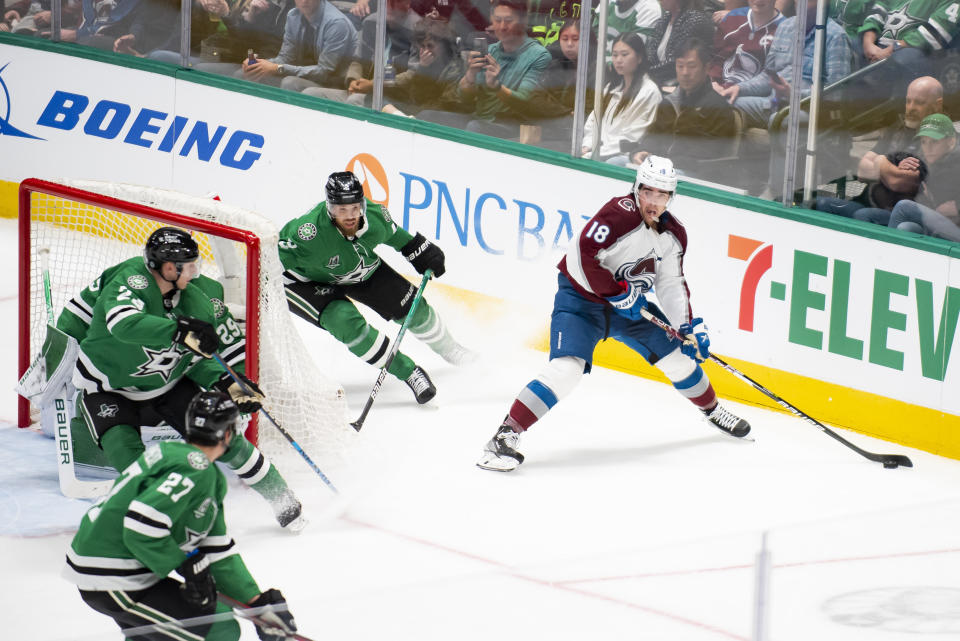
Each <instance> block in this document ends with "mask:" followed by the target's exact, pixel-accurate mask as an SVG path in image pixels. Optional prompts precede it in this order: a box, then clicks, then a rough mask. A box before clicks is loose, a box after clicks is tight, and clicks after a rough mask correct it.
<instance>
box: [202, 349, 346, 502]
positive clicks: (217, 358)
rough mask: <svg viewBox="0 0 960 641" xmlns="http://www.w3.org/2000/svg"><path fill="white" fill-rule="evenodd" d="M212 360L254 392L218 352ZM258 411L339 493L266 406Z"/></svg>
mask: <svg viewBox="0 0 960 641" xmlns="http://www.w3.org/2000/svg"><path fill="white" fill-rule="evenodd" d="M213 360H215V361H217V363H219V364H220V367H222V368H223V369H224V370H226V372H227V374H229V375H230V378H232V379H233V382H234V383H236V384H237V385H239V386H240V389H242V390H243V391H244V393H246V394H250V395H251V396H252V395H253V393H254V392H253V390H251V389H250V388H249V387H247V384H246V383H244V382H243V379H241V378H240V377H239V376H237V373H236V372H235V371H234V369H233V368H232V367H230V366H229V365H228V364H227V363H226V361H224V360H223V357H222V356H220V354H217V353H216V352H214V354H213ZM260 412H261V413H262V414H263V415H264V416H266V417H267V420H268V421H270V422H271V423H273V426H274V427H275V428H277V429H278V430H280V433H281V434H283V436H284V438H286V439H287V440H288V441H289V442H290V445H292V446H293V449H295V450H297V452H298V453H299V454H300V456H302V457H303V460H304V461H306V462H307V465H309V466H310V467H311V468H312V469H313V471H314V472H316V473H317V476H319V477H320V480H321V481H323V482H324V483H326V485H327V487H329V488H330V489H331V490H333V493H334V494H339V493H340V492H338V491H337V488H336V487H334V485H333V483H331V482H330V479H328V478H327V475H326V474H324V473H323V472H322V471H321V470H320V468H319V467H317V464H316V463H314V462H313V459H311V458H310V457H309V456H307V453H306V452H304V451H303V448H302V447H300V444H299V443H297V441H296V439H294V438H293V436H292V435H291V434H290V432H288V431H287V430H285V429H283V427H281V425H280V423H277V422H276V421H275V420H273V417H272V416H270V412H268V411H267V408H265V407H263V406H261V407H260Z"/></svg>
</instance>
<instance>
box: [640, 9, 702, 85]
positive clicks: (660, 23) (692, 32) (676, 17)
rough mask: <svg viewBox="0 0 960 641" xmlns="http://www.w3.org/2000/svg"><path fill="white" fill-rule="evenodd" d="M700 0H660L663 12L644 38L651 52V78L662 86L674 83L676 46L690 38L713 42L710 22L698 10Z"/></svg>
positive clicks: (675, 81) (678, 46)
mask: <svg viewBox="0 0 960 641" xmlns="http://www.w3.org/2000/svg"><path fill="white" fill-rule="evenodd" d="M698 2H699V0H660V6H661V7H662V8H663V15H662V16H660V19H659V20H657V21H656V22H655V23H654V24H653V26H652V27H651V31H652V33H651V34H650V36H649V37H648V38H647V51H648V52H649V53H650V77H651V78H653V81H654V82H656V83H657V85H658V86H659V87H660V88H661V89H662V88H664V87H669V88H672V87H675V86H676V84H677V75H676V67H675V66H674V64H673V63H674V60H676V59H677V55H678V53H679V51H678V49H679V48H680V46H681V45H683V43H685V42H686V41H687V40H689V39H690V38H696V39H697V40H700V41H701V42H713V32H714V27H713V22H712V21H711V20H710V16H709V15H707V14H706V13H705V12H703V11H701V10H700V9H699V5H698V4H697V3H698Z"/></svg>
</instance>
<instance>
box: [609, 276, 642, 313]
mask: <svg viewBox="0 0 960 641" xmlns="http://www.w3.org/2000/svg"><path fill="white" fill-rule="evenodd" d="M626 285H627V291H625V292H623V293H622V294H619V295H617V296H611V297H610V298H608V299H607V302H608V303H610V304H611V305H613V309H614V311H616V312H617V313H618V314H620V315H621V316H623V317H625V318H629V319H630V320H633V321H635V320H640V319H641V318H643V316H641V315H640V310H641V309H643V308H645V307H646V306H647V299H646V298H644V296H643V294H641V293H640V289H639V288H638V287H634V286H633V285H631V284H630V283H627V284H626Z"/></svg>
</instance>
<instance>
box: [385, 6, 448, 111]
mask: <svg viewBox="0 0 960 641" xmlns="http://www.w3.org/2000/svg"><path fill="white" fill-rule="evenodd" d="M456 38H457V36H456V34H455V33H454V32H453V29H451V28H450V25H449V23H447V22H444V21H442V20H439V19H437V18H423V19H422V20H421V21H420V22H419V23H417V27H416V29H415V30H414V34H413V42H414V49H415V50H416V52H417V53H416V61H415V62H414V63H413V64H411V66H410V68H409V69H407V70H406V71H404V72H401V73H398V74H397V79H396V84H395V85H394V86H393V87H384V96H385V101H384V103H385V104H384V106H383V111H385V112H387V113H394V114H398V115H401V116H405V115H414V114H417V113H418V112H420V111H423V110H425V109H433V110H438V111H457V109H458V108H459V105H460V101H459V99H458V97H457V83H458V82H460V77H461V76H463V71H464V67H463V58H461V57H460V52H459V50H458V49H457V43H456Z"/></svg>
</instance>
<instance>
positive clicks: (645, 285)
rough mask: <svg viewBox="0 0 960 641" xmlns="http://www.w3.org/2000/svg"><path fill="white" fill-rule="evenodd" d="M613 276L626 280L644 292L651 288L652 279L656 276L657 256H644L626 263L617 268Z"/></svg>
mask: <svg viewBox="0 0 960 641" xmlns="http://www.w3.org/2000/svg"><path fill="white" fill-rule="evenodd" d="M614 277H615V278H616V279H617V280H625V281H628V282H629V283H630V284H631V285H634V286H635V287H639V288H640V291H641V292H642V293H644V294H646V293H647V292H649V291H650V290H651V289H653V281H654V279H655V278H656V277H657V257H656V256H654V255H652V254H651V255H649V256H645V257H644V258H641V259H640V260H638V261H636V262H635V263H626V264H623V265H620V267H618V268H617V271H616V273H615V274H614Z"/></svg>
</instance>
